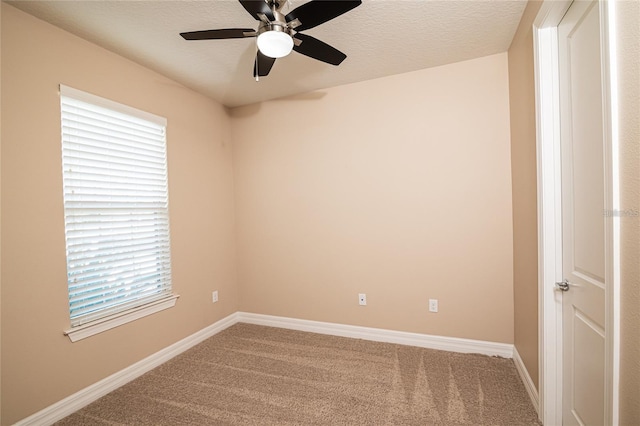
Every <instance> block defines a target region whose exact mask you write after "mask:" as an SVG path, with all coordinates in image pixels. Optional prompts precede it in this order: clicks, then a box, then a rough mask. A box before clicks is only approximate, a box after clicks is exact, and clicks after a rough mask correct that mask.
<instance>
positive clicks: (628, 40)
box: [616, 1, 640, 425]
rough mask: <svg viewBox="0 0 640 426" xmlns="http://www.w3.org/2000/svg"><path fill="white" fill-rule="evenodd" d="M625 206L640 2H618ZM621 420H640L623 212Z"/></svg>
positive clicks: (639, 53) (639, 94) (639, 235)
mask: <svg viewBox="0 0 640 426" xmlns="http://www.w3.org/2000/svg"><path fill="white" fill-rule="evenodd" d="M616 8H617V14H616V15H617V23H618V26H619V29H618V33H617V42H618V62H619V72H618V76H619V79H620V80H619V84H620V89H619V93H620V103H619V105H620V159H621V161H620V168H621V170H620V172H621V176H620V183H621V191H620V205H621V208H622V209H623V210H635V211H640V194H639V193H640V2H637V1H621V2H616ZM620 225H621V228H620V232H621V236H622V238H621V302H622V303H621V305H622V306H621V318H622V321H621V360H620V424H621V425H640V219H639V218H638V217H633V216H632V217H622V218H621V219H620Z"/></svg>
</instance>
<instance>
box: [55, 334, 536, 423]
mask: <svg viewBox="0 0 640 426" xmlns="http://www.w3.org/2000/svg"><path fill="white" fill-rule="evenodd" d="M58 424H60V425H101V424H105V425H106V424H109V425H119V424H127V425H132V424H136V425H143V424H147V425H249V424H256V425H294V424H295V425H509V426H515V425H538V424H539V423H538V421H537V416H536V413H535V411H534V409H533V406H532V405H531V402H530V400H529V397H528V396H527V393H526V391H525V389H524V386H523V384H522V382H521V381H520V378H519V376H518V374H517V372H516V369H515V366H514V364H513V361H512V360H510V359H504V358H497V357H488V356H484V355H471V354H458V353H452V352H443V351H436V350H430V349H421V348H415V347H410V346H401V345H394V344H388V343H376V342H369V341H365V340H358V339H348V338H342V337H333V336H325V335H320V334H313V333H304V332H299V331H291V330H283V329H278V328H270V327H262V326H255V325H249V324H236V325H234V326H232V327H230V328H228V329H227V330H225V331H223V332H221V333H219V334H217V335H216V336H214V337H212V338H210V339H208V340H206V341H204V342H203V343H201V344H199V345H197V346H195V347H194V348H192V349H190V350H189V351H187V352H184V353H183V354H182V355H179V356H178V357H176V358H174V359H172V360H170V361H169V362H167V363H165V364H163V365H161V366H160V367H158V368H156V369H154V370H152V371H150V372H149V373H147V374H145V375H144V376H142V377H140V378H138V379H136V380H134V381H132V382H131V383H129V384H127V385H125V386H123V387H122V388H120V389H117V390H115V391H114V392H112V393H110V394H108V395H106V396H105V397H103V398H101V399H99V400H98V401H96V402H94V403H93V404H91V405H89V406H87V407H85V408H84V409H82V410H80V411H78V412H77V413H75V414H73V415H71V416H69V417H67V418H66V419H63V420H62V421H60V422H59V423H58Z"/></svg>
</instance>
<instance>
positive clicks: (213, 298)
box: [211, 290, 218, 303]
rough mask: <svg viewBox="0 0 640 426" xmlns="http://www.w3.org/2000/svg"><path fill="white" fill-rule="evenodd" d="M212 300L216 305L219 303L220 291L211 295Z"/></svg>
mask: <svg viewBox="0 0 640 426" xmlns="http://www.w3.org/2000/svg"><path fill="white" fill-rule="evenodd" d="M211 300H212V301H213V303H216V302H217V301H218V290H216V291H214V292H213V293H211Z"/></svg>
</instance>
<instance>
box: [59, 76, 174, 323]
mask: <svg viewBox="0 0 640 426" xmlns="http://www.w3.org/2000/svg"><path fill="white" fill-rule="evenodd" d="M60 99H61V101H60V104H61V120H62V123H61V124H62V165H63V180H64V216H65V233H66V247H67V276H68V287H69V313H70V318H71V326H72V327H76V326H79V325H82V324H86V323H88V322H91V321H96V320H100V319H104V318H109V317H113V316H114V315H117V314H122V313H123V312H125V311H128V310H131V309H134V308H138V307H140V306H143V305H147V304H149V303H154V302H157V301H158V300H161V299H163V298H167V297H171V295H172V294H171V255H170V249H169V247H170V242H169V204H168V188H167V157H166V136H165V134H166V120H165V119H164V118H162V117H157V116H155V115H152V114H149V113H145V112H143V111H139V110H136V109H133V108H130V107H127V106H125V105H121V104H118V103H115V102H112V101H109V100H106V99H103V98H100V97H97V96H93V95H89V94H87V93H84V92H81V91H78V90H75V89H72V88H70V87H66V86H60Z"/></svg>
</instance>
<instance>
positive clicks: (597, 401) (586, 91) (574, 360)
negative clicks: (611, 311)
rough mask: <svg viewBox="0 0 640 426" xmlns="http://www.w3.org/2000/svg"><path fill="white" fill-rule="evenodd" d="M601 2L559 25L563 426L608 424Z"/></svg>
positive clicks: (582, 4) (585, 4) (583, 6)
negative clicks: (563, 281) (566, 283)
mask: <svg viewBox="0 0 640 426" xmlns="http://www.w3.org/2000/svg"><path fill="white" fill-rule="evenodd" d="M598 7H599V5H598V2H590V1H574V2H573V4H572V5H571V7H570V8H569V10H568V11H567V13H566V15H565V16H564V18H563V19H562V21H561V22H560V25H559V26H558V48H559V68H560V128H561V145H562V166H561V167H562V269H563V277H564V279H565V280H566V281H567V282H568V286H566V285H562V284H561V285H559V288H558V290H559V291H562V290H563V288H564V290H566V291H562V320H563V328H562V333H563V366H562V370H563V381H562V382H563V385H562V386H563V391H562V393H563V395H562V407H563V410H562V411H563V413H562V418H563V424H564V425H604V424H606V421H605V415H606V413H605V397H606V395H605V348H606V346H605V288H606V286H607V285H609V284H610V283H608V282H607V279H606V277H607V276H608V275H609V274H607V267H608V265H606V263H607V262H606V260H605V259H607V253H606V250H608V247H607V244H606V243H605V241H606V235H605V205H607V203H605V196H606V193H605V188H606V187H607V185H606V178H605V166H604V164H605V161H604V160H605V156H604V152H605V145H604V143H605V142H604V140H605V138H604V133H603V109H602V88H603V85H602V75H601V53H600V13H599V9H598Z"/></svg>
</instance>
